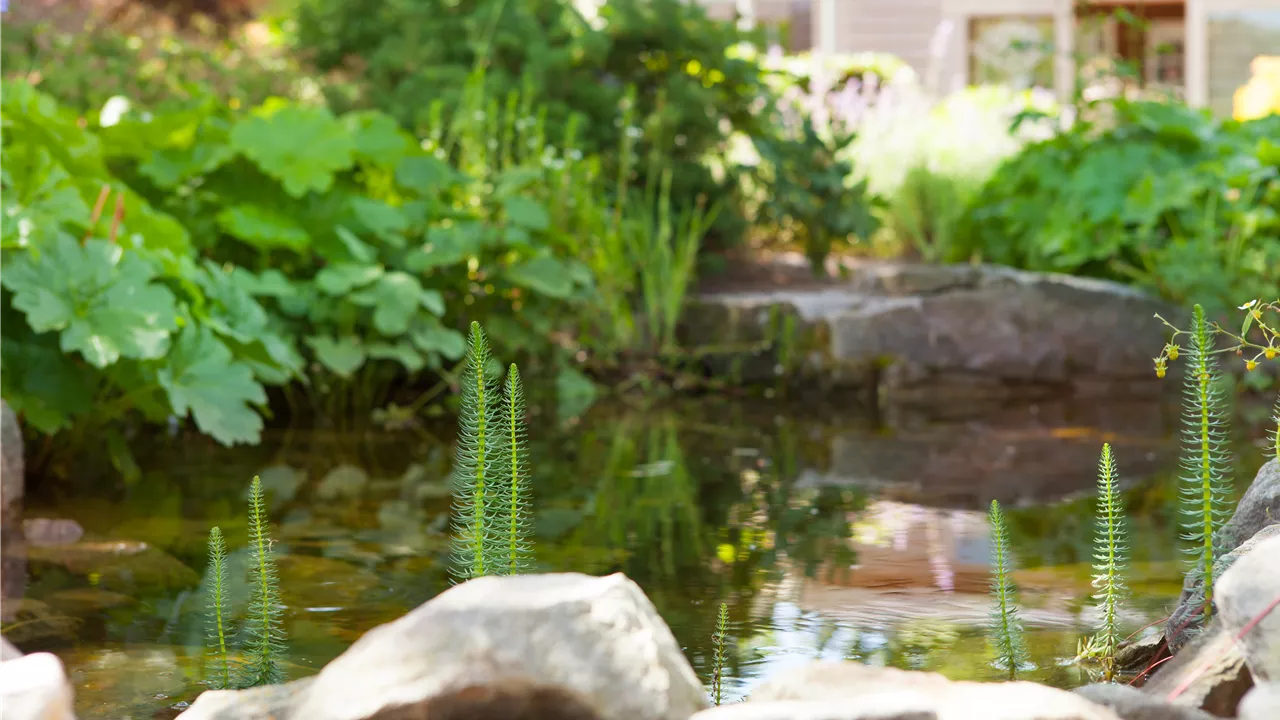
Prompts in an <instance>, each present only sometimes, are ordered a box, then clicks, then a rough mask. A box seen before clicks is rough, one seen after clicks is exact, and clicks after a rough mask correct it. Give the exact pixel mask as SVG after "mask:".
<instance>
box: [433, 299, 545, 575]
mask: <svg viewBox="0 0 1280 720" xmlns="http://www.w3.org/2000/svg"><path fill="white" fill-rule="evenodd" d="M491 360H492V355H491V353H490V350H489V341H488V338H486V337H485V333H484V330H483V329H481V327H480V323H478V322H472V323H471V332H470V336H469V338H468V342H467V354H466V358H465V359H464V361H463V371H462V378H461V383H462V391H461V405H460V408H459V411H458V440H457V444H456V446H455V450H454V454H455V459H454V471H453V472H454V476H453V484H454V506H453V510H454V512H453V528H454V536H453V549H452V562H451V565H450V569H451V571H452V573H453V575H454V577H455V578H456V579H458V580H460V581H465V580H470V579H472V578H477V577H482V576H484V575H514V574H516V573H518V572H522V571H524V570H527V569H528V568H529V564H530V555H531V554H532V543H531V541H530V539H529V530H530V525H529V512H530V497H529V495H530V491H529V482H528V472H529V468H528V460H527V457H526V456H527V450H526V448H525V437H526V430H525V420H524V391H523V389H522V387H521V384H520V371H519V368H517V367H516V366H515V365H514V364H513V365H511V367H510V369H509V371H508V375H507V379H506V383H505V393H502V394H500V393H499V391H498V381H497V378H496V373H495V374H491V373H490V372H489V365H490V363H491Z"/></svg>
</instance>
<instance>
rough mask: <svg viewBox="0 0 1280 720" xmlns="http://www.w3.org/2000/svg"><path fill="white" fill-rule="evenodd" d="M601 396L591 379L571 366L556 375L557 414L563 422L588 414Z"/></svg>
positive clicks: (566, 366) (565, 367)
mask: <svg viewBox="0 0 1280 720" xmlns="http://www.w3.org/2000/svg"><path fill="white" fill-rule="evenodd" d="M599 394H600V393H599V390H598V389H597V388H596V385H595V383H593V382H591V378H589V377H587V376H586V375H583V374H582V373H581V372H580V371H579V370H578V369H577V368H575V367H573V366H571V365H565V366H564V367H562V368H561V369H560V372H559V374H557V375H556V412H557V415H559V417H560V419H561V420H567V419H569V418H572V417H577V416H579V415H581V414H582V413H584V412H586V411H587V409H588V408H590V407H591V406H592V405H593V404H594V403H595V401H596V398H597V397H598V396H599Z"/></svg>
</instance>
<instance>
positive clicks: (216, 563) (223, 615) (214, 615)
mask: <svg viewBox="0 0 1280 720" xmlns="http://www.w3.org/2000/svg"><path fill="white" fill-rule="evenodd" d="M208 597H209V604H208V610H209V635H208V640H209V648H210V649H211V650H212V652H213V654H214V660H213V667H214V670H213V674H211V675H210V676H209V686H210V687H212V688H213V689H214V690H225V689H227V688H229V687H231V668H230V666H229V665H228V663H227V630H226V621H227V545H226V543H225V542H224V541H223V539H222V528H218V527H215V528H213V529H212V530H210V531H209V586H208Z"/></svg>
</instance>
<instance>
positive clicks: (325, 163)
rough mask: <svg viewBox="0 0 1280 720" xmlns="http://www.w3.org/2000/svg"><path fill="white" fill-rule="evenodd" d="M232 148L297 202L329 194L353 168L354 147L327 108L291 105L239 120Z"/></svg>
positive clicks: (232, 134) (233, 131) (232, 131)
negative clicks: (339, 174) (339, 175)
mask: <svg viewBox="0 0 1280 720" xmlns="http://www.w3.org/2000/svg"><path fill="white" fill-rule="evenodd" d="M231 144H232V146H233V147H234V148H235V149H236V150H237V151H239V152H240V153H241V154H243V155H244V156H245V157H247V158H249V160H251V161H252V162H253V163H254V164H255V165H257V166H258V167H259V168H261V169H262V171H263V172H265V173H266V174H268V175H270V176H271V177H274V178H276V179H277V180H279V181H280V183H281V184H282V185H283V186H284V191H285V192H287V193H289V194H290V195H292V196H293V197H302V196H303V195H306V194H307V193H308V192H312V191H314V192H326V191H327V190H329V188H331V187H333V176H334V173H337V172H339V171H342V170H346V169H347V168H349V167H351V163H352V157H353V155H354V153H355V150H356V145H355V141H354V140H353V139H352V137H351V134H350V133H349V132H348V131H347V128H346V127H344V126H343V124H342V123H340V122H338V120H337V119H336V118H334V117H333V115H332V114H331V113H330V112H329V111H328V110H325V109H323V108H314V107H302V106H298V105H289V106H287V107H283V108H281V109H279V110H277V111H275V112H273V113H270V114H269V115H267V114H266V113H265V112H262V113H258V114H255V115H253V116H251V117H248V118H245V119H243V120H240V121H239V122H237V123H236V124H235V126H234V127H233V128H232V129H231Z"/></svg>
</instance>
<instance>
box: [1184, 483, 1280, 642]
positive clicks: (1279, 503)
mask: <svg viewBox="0 0 1280 720" xmlns="http://www.w3.org/2000/svg"><path fill="white" fill-rule="evenodd" d="M1277 525H1280V463H1278V462H1276V461H1275V460H1271V461H1270V462H1268V463H1267V464H1265V465H1263V466H1262V468H1261V469H1260V470H1258V474H1257V475H1256V476H1254V479H1253V483H1252V484H1251V485H1250V486H1249V489H1248V490H1247V491H1246V492H1245V494H1244V497H1242V498H1240V504H1238V505H1237V506H1236V511H1235V514H1234V515H1232V516H1231V520H1230V521H1228V522H1227V523H1226V524H1225V525H1223V526H1222V527H1221V528H1219V529H1218V531H1217V532H1216V533H1214V542H1215V543H1216V544H1217V545H1218V547H1219V548H1220V549H1221V551H1223V552H1224V553H1225V554H1223V555H1222V556H1221V557H1219V558H1218V559H1217V560H1216V561H1215V562H1214V564H1213V569H1214V577H1222V575H1223V573H1224V572H1226V570H1227V568H1229V567H1231V565H1232V563H1234V562H1235V561H1236V560H1237V559H1238V558H1239V557H1240V556H1241V555H1243V554H1244V553H1246V552H1248V550H1249V548H1242V547H1241V546H1242V545H1244V544H1246V543H1248V542H1250V541H1251V540H1252V541H1254V542H1257V541H1260V540H1263V539H1266V538H1268V537H1272V536H1274V535H1275V534H1277V533H1280V529H1275V526H1277ZM1264 530H1265V531H1266V534H1262V535H1259V533H1262V532H1263V531H1264ZM1203 606H1204V581H1203V579H1202V578H1201V577H1200V576H1199V575H1197V574H1195V573H1190V574H1188V575H1187V579H1186V581H1185V582H1184V583H1183V586H1182V595H1181V596H1180V597H1179V598H1178V604H1177V606H1176V607H1175V608H1174V610H1173V612H1172V613H1170V614H1169V621H1168V622H1167V623H1166V624H1165V637H1166V638H1167V639H1168V640H1169V647H1170V649H1172V650H1173V651H1174V652H1177V651H1179V650H1181V649H1182V647H1183V646H1184V645H1186V644H1187V642H1188V641H1190V640H1191V639H1192V638H1194V637H1195V636H1196V634H1197V633H1198V632H1199V630H1200V628H1201V627H1202V626H1203V624H1204V616H1203V613H1202V607H1203Z"/></svg>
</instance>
